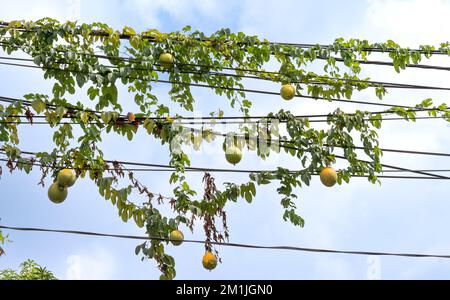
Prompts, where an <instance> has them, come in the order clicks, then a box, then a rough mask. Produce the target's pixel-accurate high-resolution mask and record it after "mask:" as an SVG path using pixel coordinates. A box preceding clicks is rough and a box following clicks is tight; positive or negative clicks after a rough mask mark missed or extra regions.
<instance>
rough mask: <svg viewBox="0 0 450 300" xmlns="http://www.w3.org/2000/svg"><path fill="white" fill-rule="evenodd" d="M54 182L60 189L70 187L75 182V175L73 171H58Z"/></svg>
mask: <svg viewBox="0 0 450 300" xmlns="http://www.w3.org/2000/svg"><path fill="white" fill-rule="evenodd" d="M56 181H57V182H58V185H59V186H61V187H71V186H73V185H74V184H75V182H76V181H77V175H76V174H75V171H74V170H70V169H63V170H61V171H59V173H58V177H57V178H56Z"/></svg>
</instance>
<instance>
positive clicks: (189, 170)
mask: <svg viewBox="0 0 450 300" xmlns="http://www.w3.org/2000/svg"><path fill="white" fill-rule="evenodd" d="M0 161H2V162H8V163H9V162H12V163H21V164H26V165H32V166H35V167H44V168H51V169H56V170H57V169H62V168H59V167H54V166H47V165H44V164H40V163H32V162H23V161H18V160H15V161H13V160H10V159H4V158H0ZM118 163H120V162H118ZM160 167H161V165H160ZM64 168H65V169H73V168H70V167H64ZM76 169H78V170H82V171H96V170H98V171H100V169H93V168H76ZM103 170H105V171H113V170H114V168H105V169H103ZM120 170H122V171H127V172H145V173H151V172H157V173H159V172H173V171H174V170H175V168H173V167H171V166H169V165H165V166H164V168H159V169H157V168H121V169H120ZM417 171H421V172H431V171H433V170H431V171H428V170H417ZM434 171H436V172H450V170H434ZM186 172H187V173H197V172H209V173H242V174H251V173H272V174H275V173H276V172H277V171H275V170H242V169H214V168H196V167H189V168H186ZM298 172H299V171H290V173H291V174H295V173H298ZM386 172H387V173H401V172H403V173H405V172H406V171H399V170H386V171H383V172H382V173H386ZM311 175H312V176H319V174H318V173H313V174H311ZM352 177H353V178H367V175H352ZM377 178H382V179H407V180H408V179H410V180H449V179H450V178H449V179H445V178H435V177H427V176H397V175H377Z"/></svg>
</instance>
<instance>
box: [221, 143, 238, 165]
mask: <svg viewBox="0 0 450 300" xmlns="http://www.w3.org/2000/svg"><path fill="white" fill-rule="evenodd" d="M225 157H226V159H227V161H228V162H229V163H230V164H232V165H236V164H238V163H239V162H240V161H241V160H242V151H241V149H239V148H238V147H236V146H231V147H228V148H227V150H226V151H225Z"/></svg>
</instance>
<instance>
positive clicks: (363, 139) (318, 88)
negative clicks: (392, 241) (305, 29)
mask: <svg viewBox="0 0 450 300" xmlns="http://www.w3.org/2000/svg"><path fill="white" fill-rule="evenodd" d="M0 46H1V48H2V49H3V51H4V52H6V53H7V54H13V53H22V52H23V53H26V54H27V55H28V56H29V57H31V58H32V60H33V63H34V66H36V67H38V68H41V69H42V72H43V77H44V78H45V79H48V80H52V82H53V88H52V92H51V94H49V95H45V94H38V93H33V91H30V93H28V94H26V95H23V96H22V99H21V100H17V101H16V100H14V101H12V100H11V101H10V102H9V104H8V105H0V143H1V151H2V152H3V153H4V154H5V155H6V157H7V162H6V167H7V169H8V170H9V171H11V172H13V171H14V170H21V171H25V172H27V173H29V172H31V170H32V169H33V168H39V169H40V170H41V173H42V178H41V180H40V184H41V185H42V186H44V185H45V183H46V178H48V177H51V178H52V179H51V180H52V182H53V181H56V182H59V181H60V179H58V177H59V176H62V175H60V172H61V170H73V171H74V172H75V174H76V177H77V178H87V179H90V180H92V181H93V183H94V184H96V186H97V187H98V191H99V194H100V195H101V196H102V197H103V198H105V199H106V200H108V201H110V202H111V203H112V205H114V206H115V207H117V211H118V215H119V217H120V218H121V219H122V220H123V221H124V222H128V221H133V222H135V223H136V225H137V226H138V227H140V228H145V230H146V232H147V234H148V236H149V237H150V238H153V239H150V240H149V241H148V242H145V243H143V244H141V245H139V246H137V247H136V254H137V255H139V254H142V255H143V258H145V257H147V258H150V259H154V260H155V261H156V262H157V266H158V268H159V270H160V271H161V273H162V275H161V279H173V278H174V277H175V275H176V272H175V261H174V259H173V258H172V257H171V256H170V255H168V254H167V253H166V247H167V245H168V244H169V242H163V241H162V239H166V240H172V242H174V236H175V235H173V234H172V233H173V232H174V231H177V230H178V229H180V228H181V226H185V227H186V228H187V229H189V230H191V231H193V230H194V224H195V221H201V222H202V223H203V229H204V231H205V235H206V240H205V250H206V254H205V257H204V259H203V265H204V266H205V268H207V269H213V268H214V267H215V266H216V264H217V261H219V262H220V259H218V253H217V251H215V250H214V249H213V247H212V245H211V241H214V242H225V241H227V240H228V238H229V234H230V232H229V228H228V226H227V214H226V211H225V209H226V206H227V204H228V203H229V202H237V201H238V200H239V199H244V200H245V201H247V202H249V203H251V202H252V201H253V200H254V198H255V196H256V193H257V188H258V186H261V185H267V184H270V183H273V182H276V183H278V187H277V192H278V193H279V194H280V197H281V199H280V201H281V205H282V207H283V209H284V214H283V216H282V217H283V219H284V220H285V221H289V222H291V223H292V224H294V225H296V226H301V227H303V226H304V225H305V220H304V219H303V218H302V217H301V215H300V214H299V213H298V203H299V202H298V201H297V197H298V194H299V188H301V187H304V186H308V185H309V184H310V182H311V177H312V176H313V175H317V174H320V173H321V171H323V170H324V169H325V168H327V167H331V166H332V165H333V164H334V163H335V162H336V159H337V156H336V150H337V149H343V151H342V152H343V156H342V157H341V158H340V159H342V160H343V161H344V162H345V163H346V167H344V168H342V169H340V170H339V171H338V172H337V174H336V178H334V179H333V173H332V172H331V173H329V174H331V175H329V174H328V176H331V177H328V179H325V180H324V184H328V183H330V182H329V180H330V178H331V180H332V181H333V180H334V182H331V183H330V185H333V184H334V183H335V182H337V183H338V184H342V183H343V182H346V183H349V182H350V179H351V177H352V176H367V178H368V180H369V181H370V182H372V183H376V182H377V181H378V180H377V174H379V173H380V172H382V164H381V157H382V151H381V149H380V147H379V143H378V135H377V132H378V130H379V129H380V128H381V126H382V121H383V116H384V115H386V114H395V115H398V116H400V117H401V118H404V119H405V120H406V121H414V120H415V117H416V113H417V112H419V111H426V112H427V113H428V114H429V115H430V116H439V117H442V118H443V119H446V120H447V121H448V120H450V112H449V111H448V107H447V106H446V105H445V104H441V105H435V104H434V103H433V100H432V99H425V100H423V101H422V102H421V103H419V104H417V105H415V106H411V107H410V108H405V107H402V106H399V107H392V108H389V109H387V110H385V111H381V112H377V113H371V112H369V111H360V110H358V111H355V112H354V113H352V114H347V113H344V112H342V111H341V110H339V109H337V110H336V111H334V112H332V113H330V114H329V115H328V117H327V129H317V128H315V127H314V126H312V125H311V123H310V121H309V119H308V118H307V117H304V118H299V117H296V116H295V115H293V114H292V113H290V112H289V111H284V110H281V111H278V112H270V113H268V114H267V116H266V117H265V118H263V119H261V120H259V121H258V126H257V127H255V126H254V123H252V124H244V125H243V126H240V127H239V130H237V131H235V132H227V133H220V132H216V131H214V128H213V126H212V125H211V126H203V127H202V129H197V128H189V127H187V126H184V125H182V124H179V123H178V122H177V121H178V119H179V118H180V116H179V115H174V114H173V113H172V112H171V110H170V107H171V105H172V106H173V103H175V104H176V105H178V106H179V107H180V108H181V109H182V110H183V111H185V112H187V113H188V112H192V111H194V109H195V107H196V101H195V98H194V96H193V95H192V92H191V88H194V87H199V88H202V87H203V88H209V89H211V90H212V91H213V92H214V93H215V94H217V95H219V96H223V97H221V98H223V99H225V100H226V101H228V103H224V104H223V105H224V106H225V105H229V106H230V107H231V108H232V109H235V110H236V111H238V112H239V113H240V114H241V115H242V117H243V118H249V117H250V116H251V114H250V113H251V110H252V105H253V100H254V99H253V97H252V95H251V93H249V92H248V89H246V87H245V84H244V83H245V81H244V80H243V79H244V78H245V76H252V77H253V78H257V79H263V80H269V81H272V82H277V83H279V84H280V86H282V87H283V88H282V92H281V94H282V97H283V98H284V99H285V100H290V99H292V98H293V97H294V96H310V97H313V98H315V99H324V100H328V101H333V100H336V99H351V98H352V95H353V93H354V92H355V91H361V90H365V89H371V90H373V91H374V94H375V96H376V97H377V98H379V100H382V99H383V97H384V96H385V94H386V92H387V87H385V86H384V85H383V84H381V83H373V82H371V81H370V78H361V77H360V74H361V72H362V70H363V64H362V63H361V62H363V61H365V60H367V58H368V57H369V56H370V55H371V53H372V52H373V51H381V52H384V53H386V54H387V57H388V58H389V59H390V60H391V61H392V65H393V68H394V69H395V71H397V72H401V71H402V70H404V69H406V68H407V67H408V65H410V64H418V63H419V62H421V61H422V60H423V59H428V58H430V57H431V56H432V55H433V53H435V51H439V52H441V53H445V54H447V55H448V54H450V44H449V43H443V44H441V45H440V47H439V48H438V49H435V48H434V47H432V46H421V47H420V48H419V50H411V49H408V48H402V47H400V46H399V45H397V44H396V43H394V42H393V41H388V42H386V43H376V44H370V43H369V42H368V41H366V40H358V39H351V40H347V41H346V40H344V39H336V40H335V41H334V43H333V44H331V45H328V46H322V45H316V46H311V47H299V46H298V45H286V44H276V43H270V42H269V41H267V40H260V39H259V38H258V37H256V36H248V35H245V34H243V33H233V32H231V31H230V30H228V29H222V30H219V31H217V32H215V33H213V34H212V35H210V36H206V35H205V34H204V33H202V32H200V31H194V30H192V29H191V28H190V27H189V26H187V27H185V28H183V30H182V31H180V32H172V33H162V32H159V31H158V30H155V29H152V30H148V31H145V32H142V33H137V32H135V30H134V29H132V28H130V27H125V28H123V29H122V30H121V31H116V30H114V29H112V28H110V27H109V26H108V25H106V24H102V23H93V24H81V25H78V24H76V23H74V22H66V23H59V22H58V21H56V20H53V19H49V18H46V19H42V20H39V21H37V22H25V21H12V22H9V23H6V22H2V23H1V24H0ZM319 60H320V61H322V64H323V72H322V73H321V74H319V73H315V72H312V71H310V70H308V68H309V67H310V66H311V65H312V64H313V63H314V62H316V61H319ZM273 61H274V62H276V63H277V65H278V66H279V70H277V71H276V72H275V71H268V70H265V65H266V63H268V62H273ZM244 75H245V76H244ZM157 84H169V85H170V91H169V93H168V96H169V97H164V98H158V97H157V96H156V95H155V93H154V92H153V87H154V86H155V85H157ZM118 86H125V87H126V88H127V90H128V93H129V95H132V96H133V99H134V102H135V105H136V111H135V112H134V113H128V114H126V113H125V112H124V110H123V107H122V104H123V103H122V102H121V95H119V92H118ZM81 88H86V91H87V94H86V95H85V98H87V99H90V100H91V102H92V105H89V106H86V105H84V104H82V101H77V102H74V101H70V100H68V97H69V96H70V95H73V94H75V93H76V92H77V90H78V89H81ZM283 89H284V90H283ZM280 101H283V100H280ZM349 101H351V100H349ZM209 115H210V116H211V117H214V118H218V119H220V118H222V117H224V112H223V111H222V110H219V111H212V112H210V114H209ZM37 118H41V119H43V120H45V121H46V122H48V124H49V127H50V128H51V129H52V130H53V144H54V147H53V149H49V150H48V151H45V152H34V153H31V152H25V151H23V150H21V149H20V147H19V146H20V140H19V134H18V131H19V126H18V125H20V124H21V123H24V122H29V123H31V124H33V122H34V121H35V120H36V119H37ZM66 120H69V122H66ZM74 126H78V127H79V128H80V129H81V131H80V132H79V131H75V130H74ZM279 126H282V127H283V130H279V128H278V127H279ZM140 128H142V129H143V130H145V131H146V132H147V133H148V134H149V135H150V136H152V137H153V138H154V139H155V141H158V142H159V143H161V144H162V145H163V146H165V147H166V148H167V150H168V158H169V160H170V166H171V167H172V168H173V170H174V171H173V173H172V174H171V176H170V182H169V183H170V184H174V185H175V188H174V189H173V193H172V195H169V196H164V195H160V194H158V193H157V192H156V191H153V189H154V188H155V187H148V186H146V185H145V184H143V183H142V182H140V181H139V179H138V178H137V177H136V176H135V174H133V172H131V171H129V170H127V168H126V167H125V166H124V165H123V164H122V163H120V162H116V161H109V160H107V158H106V157H104V155H103V151H102V149H101V148H100V147H99V143H100V142H101V141H102V138H103V136H104V135H107V134H117V135H121V136H123V137H125V138H127V139H128V140H129V141H130V142H131V141H132V140H133V139H134V137H135V135H136V133H137V131H138V130H139V129H140ZM282 133H283V134H282ZM219 138H223V145H224V146H223V148H224V155H225V153H226V156H225V157H226V159H227V160H228V161H229V162H232V163H233V164H236V163H239V161H240V160H241V158H242V152H241V151H242V149H244V148H246V149H247V150H248V151H255V152H256V153H257V155H258V156H259V157H260V158H261V159H265V158H267V157H268V156H269V155H270V154H271V153H273V152H276V153H278V152H280V151H284V152H285V153H286V155H290V156H292V157H294V158H296V159H298V161H299V162H300V163H299V166H301V167H302V169H301V170H300V171H292V170H289V169H286V168H282V167H279V168H278V169H277V170H276V171H274V172H260V173H253V174H250V175H249V179H248V181H247V182H244V183H233V182H225V183H223V185H222V187H220V186H217V185H216V182H215V179H214V177H213V176H212V175H211V174H209V173H205V175H204V178H203V184H204V191H202V192H199V191H195V190H193V189H192V188H191V185H190V183H189V182H188V178H187V177H186V171H187V169H189V168H190V160H189V155H188V154H187V153H185V152H184V151H183V147H181V145H185V146H192V147H193V148H194V149H195V150H198V149H199V148H200V145H201V144H202V143H211V142H212V141H214V140H216V139H219ZM355 139H359V142H360V143H361V144H362V145H363V148H364V154H365V157H367V158H368V160H362V159H361V158H360V157H358V153H357V151H356V147H355V146H356V143H355ZM232 147H234V148H237V149H234V148H233V149H232V151H230V149H231V148H232ZM328 169H329V170H331V171H334V170H332V169H330V168H328ZM1 172H2V169H0V176H1ZM124 180H125V181H128V185H125V186H123V185H121V184H123V182H124ZM56 188H57V187H56ZM133 191H136V192H137V194H138V195H140V196H141V197H143V198H144V199H145V202H144V203H143V204H141V205H138V204H137V201H134V200H135V197H137V196H135V195H136V194H133ZM164 205H169V206H170V207H171V209H172V210H173V213H174V217H168V216H165V215H163V213H161V210H160V208H161V207H162V206H164ZM179 236H180V235H179V234H178V235H177V238H179ZM0 242H3V236H2V235H1V233H0ZM174 244H175V243H174Z"/></svg>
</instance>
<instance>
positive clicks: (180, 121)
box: [0, 115, 448, 125]
mask: <svg viewBox="0 0 450 300" xmlns="http://www.w3.org/2000/svg"><path fill="white" fill-rule="evenodd" d="M5 117H6V118H27V117H26V116H23V115H8V116H5ZM0 118H1V116H0ZM44 118H45V116H33V117H32V119H44ZM239 118H240V119H243V120H241V121H239V120H237V121H233V120H230V121H227V120H223V121H219V120H220V118H208V117H205V118H199V119H198V120H195V118H194V119H193V121H185V120H186V119H185V118H184V117H177V118H175V119H172V120H173V121H167V120H166V118H155V119H157V120H159V121H161V122H163V123H171V124H172V123H174V122H175V123H174V124H176V125H239V124H241V125H242V124H260V123H262V122H264V121H261V120H257V121H252V120H247V119H245V117H239ZM298 118H305V117H298ZM446 118H448V117H442V116H425V117H414V119H409V120H437V119H442V120H444V119H446ZM62 119H74V117H72V116H64V117H62ZM148 119H149V120H154V119H153V118H148ZM265 119H266V122H270V118H267V117H266V118H265ZM267 120H269V121H267ZM274 120H278V119H276V118H274ZM363 121H405V118H402V117H392V118H389V117H387V118H364V119H363ZM136 122H137V123H142V121H141V120H140V118H136V121H134V122H129V123H126V124H136ZM308 122H309V123H328V120H327V119H323V120H308ZM281 123H283V122H281ZM0 124H16V125H50V124H52V123H50V122H47V121H34V120H33V121H7V120H2V121H0ZM65 124H68V125H77V124H97V122H93V121H91V122H58V123H57V125H65ZM104 124H105V125H108V124H114V122H112V121H111V122H110V123H104Z"/></svg>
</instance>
